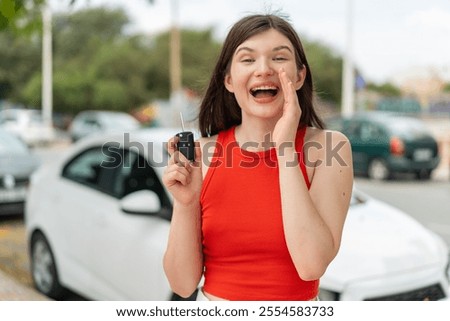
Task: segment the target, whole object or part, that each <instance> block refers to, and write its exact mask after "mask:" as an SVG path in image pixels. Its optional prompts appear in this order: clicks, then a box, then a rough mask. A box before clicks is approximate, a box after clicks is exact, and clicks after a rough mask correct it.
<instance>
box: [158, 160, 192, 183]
mask: <svg viewBox="0 0 450 321" xmlns="http://www.w3.org/2000/svg"><path fill="white" fill-rule="evenodd" d="M190 181H191V175H190V171H189V169H188V168H186V167H181V166H179V165H178V164H172V165H171V166H168V167H167V169H166V172H165V175H164V177H163V182H164V185H166V186H167V187H168V188H170V187H171V186H173V185H175V184H177V183H180V184H182V185H184V186H186V185H188V184H189V183H190Z"/></svg>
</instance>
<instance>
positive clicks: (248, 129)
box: [234, 119, 276, 152]
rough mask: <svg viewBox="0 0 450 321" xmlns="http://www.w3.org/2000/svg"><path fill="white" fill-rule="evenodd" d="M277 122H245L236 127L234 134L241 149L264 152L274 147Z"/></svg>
mask: <svg viewBox="0 0 450 321" xmlns="http://www.w3.org/2000/svg"><path fill="white" fill-rule="evenodd" d="M275 124H276V122H271V121H267V122H262V121H261V120H259V121H254V122H252V121H249V120H247V121H245V120H244V119H243V120H242V124H241V125H239V126H237V127H236V130H235V132H234V135H235V138H236V141H237V142H238V144H239V146H241V148H243V149H245V150H248V151H254V152H255V151H263V150H268V149H270V148H271V147H273V143H272V131H273V129H274V127H275Z"/></svg>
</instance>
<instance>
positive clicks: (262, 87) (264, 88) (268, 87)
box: [252, 86, 277, 92]
mask: <svg viewBox="0 0 450 321" xmlns="http://www.w3.org/2000/svg"><path fill="white" fill-rule="evenodd" d="M257 90H277V87H274V86H260V87H255V88H252V91H253V92H255V91H257Z"/></svg>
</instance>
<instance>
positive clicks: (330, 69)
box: [303, 39, 342, 103]
mask: <svg viewBox="0 0 450 321" xmlns="http://www.w3.org/2000/svg"><path fill="white" fill-rule="evenodd" d="M303 45H304V47H305V52H306V55H307V57H308V63H309V65H310V67H311V72H312V75H313V81H314V86H315V90H316V93H317V95H318V96H319V97H320V98H322V99H323V100H326V101H331V102H334V103H339V102H340V101H341V87H342V58H341V57H340V56H339V55H338V54H336V53H335V52H334V51H333V50H332V49H331V48H330V47H327V46H326V45H324V44H322V43H320V42H318V41H311V40H307V39H306V40H305V39H303Z"/></svg>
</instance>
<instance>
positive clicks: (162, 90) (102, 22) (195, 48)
mask: <svg viewBox="0 0 450 321" xmlns="http://www.w3.org/2000/svg"><path fill="white" fill-rule="evenodd" d="M29 1H31V0H29ZM35 1H37V0H35ZM67 1H69V0H67ZM2 3H3V0H2ZM127 23H128V17H127V16H126V15H125V13H124V11H123V10H120V9H107V8H93V9H88V10H81V11H77V12H74V13H70V14H58V15H54V17H53V105H54V110H55V111H57V112H68V113H72V114H76V113H78V112H79V111H82V110H86V109H110V110H123V111H130V110H132V109H134V108H136V107H139V106H140V105H142V104H146V103H148V102H149V101H151V100H153V99H164V98H168V97H169V94H170V79H169V75H170V73H169V57H170V49H169V43H170V33H169V31H167V32H163V33H160V34H158V35H154V36H147V35H146V36H144V35H139V34H138V35H130V34H126V33H125V32H124V29H125V27H126V25H127ZM304 45H305V49H306V53H307V56H308V60H309V63H310V65H311V68H312V73H313V79H314V83H315V87H316V90H317V92H318V94H319V95H320V96H321V97H322V98H323V99H326V100H330V101H333V102H339V101H340V84H341V64H342V61H341V59H340V57H338V56H336V55H335V54H334V53H333V52H332V50H331V49H329V48H328V47H326V46H324V45H322V44H320V43H317V42H311V41H304ZM41 46H42V44H41V35H40V34H37V33H36V34H35V36H30V37H19V36H17V33H14V32H13V31H12V29H10V28H8V29H5V30H4V31H3V32H0V100H1V99H8V100H10V101H12V102H16V103H21V104H25V105H29V106H32V107H35V108H39V107H40V105H41V82H42V80H41V61H42V58H41ZM181 48H182V52H181V55H182V56H181V61H182V83H183V86H184V87H187V88H189V89H191V90H193V91H195V92H197V93H198V94H202V93H203V92H204V89H205V87H206V85H207V84H208V82H209V80H210V77H211V72H212V69H213V67H214V65H215V61H216V59H217V57H218V54H219V52H220V48H221V44H220V43H218V42H217V41H215V40H214V38H213V30H212V29H207V30H181Z"/></svg>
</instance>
